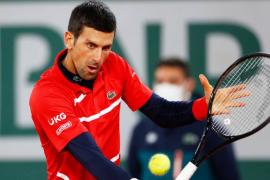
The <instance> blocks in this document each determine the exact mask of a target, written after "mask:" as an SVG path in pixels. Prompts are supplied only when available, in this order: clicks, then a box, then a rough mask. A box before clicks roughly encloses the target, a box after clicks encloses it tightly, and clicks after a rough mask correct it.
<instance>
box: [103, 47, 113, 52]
mask: <svg viewBox="0 0 270 180" xmlns="http://www.w3.org/2000/svg"><path fill="white" fill-rule="evenodd" d="M102 50H103V51H109V50H111V46H104V47H103V48H102Z"/></svg>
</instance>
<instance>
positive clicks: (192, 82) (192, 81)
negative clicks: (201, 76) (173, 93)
mask: <svg viewBox="0 0 270 180" xmlns="http://www.w3.org/2000/svg"><path fill="white" fill-rule="evenodd" d="M195 87H196V81H195V79H194V78H193V77H189V78H188V79H187V89H188V90H189V92H191V93H192V92H193V91H194V89H195Z"/></svg>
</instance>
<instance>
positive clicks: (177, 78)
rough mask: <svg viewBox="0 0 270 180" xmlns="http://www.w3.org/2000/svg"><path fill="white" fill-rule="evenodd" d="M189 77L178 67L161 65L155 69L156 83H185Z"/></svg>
mask: <svg viewBox="0 0 270 180" xmlns="http://www.w3.org/2000/svg"><path fill="white" fill-rule="evenodd" d="M186 81H187V77H186V75H185V74H184V72H183V70H181V69H180V68H178V67H170V66H161V67H159V68H157V69H156V71H155V83H156V84H161V83H169V84H174V85H183V84H185V83H186Z"/></svg>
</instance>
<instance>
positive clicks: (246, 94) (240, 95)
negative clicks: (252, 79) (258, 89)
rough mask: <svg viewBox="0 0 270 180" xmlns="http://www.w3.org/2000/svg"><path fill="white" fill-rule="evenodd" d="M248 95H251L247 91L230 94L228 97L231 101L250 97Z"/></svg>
mask: <svg viewBox="0 0 270 180" xmlns="http://www.w3.org/2000/svg"><path fill="white" fill-rule="evenodd" d="M250 95H251V93H250V92H249V91H240V92H237V93H232V94H230V95H229V96H230V97H231V98H232V99H238V98H242V97H247V96H250Z"/></svg>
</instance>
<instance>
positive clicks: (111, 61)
mask: <svg viewBox="0 0 270 180" xmlns="http://www.w3.org/2000/svg"><path fill="white" fill-rule="evenodd" d="M103 66H104V67H105V68H109V67H110V68H112V67H115V68H116V67H117V69H119V68H125V67H126V66H128V63H127V61H126V60H125V59H124V58H123V57H121V56H120V55H119V54H117V53H115V52H113V51H111V52H110V54H109V56H108V58H107V59H106V60H105V62H104V64H103ZM117 69H115V70H117Z"/></svg>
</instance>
